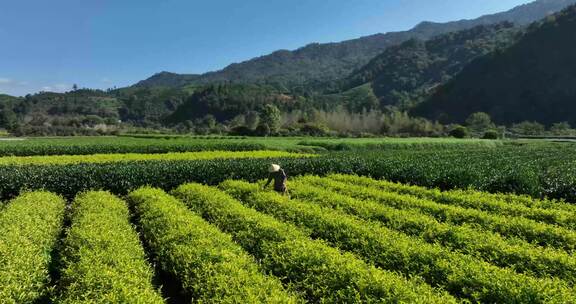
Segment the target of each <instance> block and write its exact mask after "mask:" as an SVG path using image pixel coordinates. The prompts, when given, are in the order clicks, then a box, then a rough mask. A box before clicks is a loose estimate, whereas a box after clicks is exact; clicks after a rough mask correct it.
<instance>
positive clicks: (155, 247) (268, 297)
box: [128, 188, 298, 303]
mask: <svg viewBox="0 0 576 304" xmlns="http://www.w3.org/2000/svg"><path fill="white" fill-rule="evenodd" d="M128 198H129V200H130V202H131V203H132V204H133V205H134V206H135V210H136V214H137V217H138V223H139V226H140V227H141V229H142V233H143V235H144V239H145V241H146V244H147V245H148V247H149V248H150V250H151V251H152V253H153V256H155V260H156V262H157V263H158V265H159V266H160V268H161V269H162V270H163V271H164V272H166V273H169V274H170V276H171V277H173V278H176V279H177V280H178V282H179V283H180V284H181V291H180V292H181V293H182V295H181V296H183V298H184V299H185V300H184V301H186V302H191V301H192V302H204V303H211V302H216V303H297V302H298V299H297V298H296V297H295V296H293V295H290V294H288V293H287V292H285V291H284V290H283V288H282V284H281V283H280V281H278V280H277V279H274V278H272V277H268V276H265V275H263V274H262V273H260V271H259V269H258V265H257V264H256V262H255V261H254V259H253V258H252V257H250V256H249V255H248V254H247V253H246V252H245V251H244V250H243V249H242V248H241V247H240V246H239V245H237V244H235V243H234V242H233V241H232V239H231V237H230V236H229V235H227V234H225V233H223V232H221V231H220V230H218V228H216V227H214V226H212V225H210V224H208V223H207V222H206V221H205V220H203V219H202V218H201V217H199V216H198V215H196V214H194V213H192V212H191V211H189V210H188V209H187V208H186V206H185V205H184V204H183V203H182V202H180V201H179V200H177V199H176V198H174V197H173V196H170V195H168V194H166V192H164V191H162V190H159V189H153V188H141V189H138V190H136V191H134V192H132V193H130V194H129V196H128Z"/></svg>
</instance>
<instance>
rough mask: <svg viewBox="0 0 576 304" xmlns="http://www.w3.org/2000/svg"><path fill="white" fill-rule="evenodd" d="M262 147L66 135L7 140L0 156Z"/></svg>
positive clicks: (230, 142) (259, 146)
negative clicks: (63, 136)
mask: <svg viewBox="0 0 576 304" xmlns="http://www.w3.org/2000/svg"><path fill="white" fill-rule="evenodd" d="M264 149H265V146H264V145H262V144H256V143H251V142H249V141H238V140H214V139H191V138H181V139H169V140H167V139H160V138H159V139H144V138H142V139H140V138H128V137H65V138H46V139H44V138H33V139H24V140H17V141H16V140H15V141H6V142H3V143H2V145H0V156H32V155H89V154H108V153H168V152H196V151H253V150H264Z"/></svg>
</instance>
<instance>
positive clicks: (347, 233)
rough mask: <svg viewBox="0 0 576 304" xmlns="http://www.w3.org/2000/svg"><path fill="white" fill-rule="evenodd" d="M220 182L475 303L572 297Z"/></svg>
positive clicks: (341, 217)
mask: <svg viewBox="0 0 576 304" xmlns="http://www.w3.org/2000/svg"><path fill="white" fill-rule="evenodd" d="M221 187H222V188H223V189H224V190H225V191H227V192H228V193H230V194H231V195H233V196H234V197H237V198H239V199H242V201H243V202H244V203H245V204H246V205H248V206H251V207H253V208H255V209H256V210H259V211H261V212H264V213H266V214H270V215H273V216H275V217H276V218H278V219H281V220H284V221H287V222H290V223H294V224H295V225H298V226H301V227H304V228H307V229H310V233H311V235H312V236H314V237H316V238H320V239H323V240H326V241H328V242H330V243H331V244H332V245H333V246H336V247H338V248H342V249H344V250H348V251H351V252H354V253H356V254H358V255H360V256H362V257H363V258H365V259H366V260H367V261H370V262H373V263H374V264H375V265H376V266H378V267H381V268H383V269H387V270H390V271H398V272H400V273H403V274H404V275H406V276H420V277H422V278H424V280H425V281H426V282H427V283H429V284H431V285H432V286H440V287H443V288H444V289H446V290H447V291H448V292H450V293H451V294H452V295H454V296H456V297H459V298H464V299H468V300H470V301H472V302H480V303H561V302H562V303H564V302H566V301H576V295H574V294H573V292H572V289H571V288H570V287H569V286H568V285H567V284H566V283H565V282H562V281H559V280H553V279H543V278H541V279H536V278H533V277H530V276H525V275H520V274H516V273H514V272H513V271H511V270H510V269H503V268H498V267H495V266H493V265H490V264H488V263H486V262H483V261H480V260H478V259H475V258H473V257H470V256H467V255H464V254H460V253H454V252H450V251H449V250H446V249H445V248H443V247H441V246H439V245H433V244H428V243H425V242H423V241H422V240H419V239H416V238H412V237H409V236H406V235H404V234H402V233H399V232H397V231H394V230H390V229H387V228H385V227H383V226H381V225H377V224H375V223H372V222H369V221H363V220H360V219H357V218H356V217H353V216H349V215H347V214H344V213H342V212H339V211H336V210H333V209H330V208H321V207H320V206H318V205H316V204H311V203H305V202H300V201H294V200H290V199H289V198H288V197H286V196H282V195H279V194H277V193H270V192H263V191H259V189H261V188H260V187H259V186H258V185H256V184H249V183H246V182H240V181H227V182H224V183H223V184H222V185H221Z"/></svg>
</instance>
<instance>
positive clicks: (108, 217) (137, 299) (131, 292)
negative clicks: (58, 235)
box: [56, 192, 164, 303]
mask: <svg viewBox="0 0 576 304" xmlns="http://www.w3.org/2000/svg"><path fill="white" fill-rule="evenodd" d="M71 220H72V226H71V227H70V228H69V229H68V231H67V234H66V240H65V242H64V252H63V264H64V269H63V270H62V278H61V280H60V284H59V289H60V294H59V296H58V298H57V299H56V301H57V302H58V303H163V302H164V301H163V300H162V297H161V296H160V294H159V293H158V292H157V291H156V290H155V289H154V287H153V286H152V276H153V271H152V269H151V267H150V265H148V264H147V262H146V256H145V253H144V249H143V248H142V246H141V244H140V240H139V238H138V234H137V233H136V231H135V230H134V228H133V227H132V225H131V224H130V214H129V211H128V207H127V205H126V203H125V202H124V201H122V200H120V199H118V198H117V197H114V196H113V195H111V194H109V193H106V192H87V193H83V194H80V195H79V196H78V197H77V198H76V199H75V200H74V203H73V204H72V216H71Z"/></svg>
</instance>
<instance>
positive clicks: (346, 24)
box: [0, 0, 530, 95]
mask: <svg viewBox="0 0 576 304" xmlns="http://www.w3.org/2000/svg"><path fill="white" fill-rule="evenodd" d="M528 2H530V1H529V0H528V1H527V0H353V1H351V0H324V1H321V0H318V1H316V0H306V1H305V0H290V1H287V0H244V1H241V0H210V1H208V0H86V1H79V0H52V1H46V0H34V1H32V0H2V1H0V41H2V42H3V43H2V45H1V46H0V93H7V94H11V95H24V94H27V93H32V92H37V91H39V90H45V91H65V90H69V89H70V87H71V86H72V84H73V83H77V84H78V85H79V86H80V87H90V88H109V87H113V86H118V87H122V86H126V85H131V84H133V83H135V82H137V81H139V80H141V79H144V78H147V77H149V76H151V75H152V74H154V73H156V72H160V71H171V72H178V73H202V72H206V71H211V70H217V69H221V68H223V67H225V66H226V65H228V64H230V63H233V62H238V61H243V60H247V59H250V58H252V57H256V56H261V55H265V54H268V53H270V52H272V51H274V50H278V49H295V48H298V47H301V46H304V45H306V44H308V43H311V42H332V41H342V40H346V39H352V38H357V37H360V36H366V35H371V34H375V33H379V32H388V31H398V30H406V29H409V28H411V27H412V26H414V25H416V24H417V23H419V22H420V21H424V20H428V21H452V20H458V19H463V18H467V19H468V18H475V17H478V16H480V15H484V14H488V13H495V12H500V11H504V10H508V9H510V8H512V7H514V6H516V5H519V4H523V3H528Z"/></svg>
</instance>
